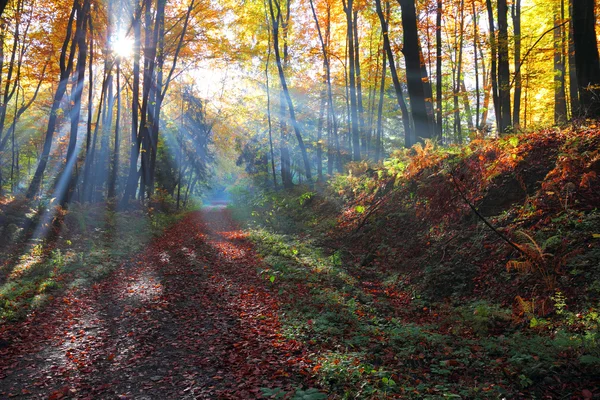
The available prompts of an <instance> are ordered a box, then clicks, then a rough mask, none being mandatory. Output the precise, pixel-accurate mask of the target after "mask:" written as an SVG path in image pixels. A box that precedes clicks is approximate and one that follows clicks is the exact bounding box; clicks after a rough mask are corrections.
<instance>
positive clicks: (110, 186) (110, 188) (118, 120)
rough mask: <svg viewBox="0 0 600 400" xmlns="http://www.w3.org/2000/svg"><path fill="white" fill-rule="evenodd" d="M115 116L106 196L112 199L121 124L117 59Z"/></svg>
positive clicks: (119, 74)
mask: <svg viewBox="0 0 600 400" xmlns="http://www.w3.org/2000/svg"><path fill="white" fill-rule="evenodd" d="M116 75H117V78H116V80H117V117H116V119H115V145H114V148H113V156H112V162H111V168H110V177H109V180H108V198H109V199H114V198H115V197H116V195H117V176H118V171H119V158H120V151H119V149H120V146H121V138H120V131H119V127H120V125H121V63H120V60H117V71H116Z"/></svg>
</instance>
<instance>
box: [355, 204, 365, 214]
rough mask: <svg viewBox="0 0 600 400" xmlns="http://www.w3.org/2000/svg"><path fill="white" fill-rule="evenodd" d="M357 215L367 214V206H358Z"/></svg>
mask: <svg viewBox="0 0 600 400" xmlns="http://www.w3.org/2000/svg"><path fill="white" fill-rule="evenodd" d="M354 210H355V211H356V212H357V213H359V214H362V213H364V212H365V206H356V208H355V209H354Z"/></svg>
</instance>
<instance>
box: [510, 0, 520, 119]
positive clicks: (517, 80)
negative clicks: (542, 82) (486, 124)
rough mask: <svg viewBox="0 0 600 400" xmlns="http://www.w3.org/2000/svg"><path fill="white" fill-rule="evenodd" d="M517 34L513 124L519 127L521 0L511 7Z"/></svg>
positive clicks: (516, 0)
mask: <svg viewBox="0 0 600 400" xmlns="http://www.w3.org/2000/svg"><path fill="white" fill-rule="evenodd" d="M511 10H512V12H511V14H512V20H513V27H514V36H515V59H514V65H515V77H514V81H515V91H514V106H513V126H514V127H515V129H518V128H519V126H520V125H521V121H520V120H519V118H520V115H521V86H522V84H521V0H515V1H514V2H513V4H512V8H511Z"/></svg>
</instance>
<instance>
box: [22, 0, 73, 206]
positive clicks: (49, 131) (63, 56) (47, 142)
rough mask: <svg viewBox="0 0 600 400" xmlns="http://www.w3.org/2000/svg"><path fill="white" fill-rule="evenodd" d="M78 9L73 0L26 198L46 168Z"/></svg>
mask: <svg viewBox="0 0 600 400" xmlns="http://www.w3.org/2000/svg"><path fill="white" fill-rule="evenodd" d="M79 11H80V6H79V2H78V0H74V3H73V8H72V10H71V15H70V16H69V21H68V23H67V34H66V36H65V40H64V42H63V45H62V48H61V53H60V81H59V83H58V87H57V88H56V92H55V93H54V99H53V101H52V108H51V110H50V117H49V118H48V126H47V128H46V135H45V137H44V146H43V149H42V153H41V155H40V161H39V163H38V165H37V168H36V170H35V173H34V175H33V179H32V180H31V183H30V184H29V188H28V189H27V194H26V197H27V198H28V199H31V198H33V197H34V196H35V195H37V193H38V191H39V190H40V186H41V184H42V178H43V176H44V172H45V170H46V165H47V164H48V158H49V156H50V149H51V147H52V139H53V137H54V130H55V129H56V123H57V120H58V110H59V109H60V103H61V101H62V99H63V97H64V95H65V92H66V91H67V84H68V79H69V76H70V75H71V71H72V69H73V58H74V56H75V49H74V46H75V43H74V41H73V40H72V37H71V36H72V33H73V23H74V21H75V15H76V14H78V12H79ZM69 44H70V45H71V46H70V48H71V49H70V51H69V55H68V60H67V51H68V48H69Z"/></svg>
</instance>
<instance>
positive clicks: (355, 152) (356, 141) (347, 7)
mask: <svg viewBox="0 0 600 400" xmlns="http://www.w3.org/2000/svg"><path fill="white" fill-rule="evenodd" d="M342 2H343V4H344V12H345V13H346V25H347V28H346V33H347V37H348V64H349V73H348V74H349V76H348V79H349V90H350V119H351V121H350V123H351V126H352V135H351V137H352V159H353V160H354V161H359V160H360V131H359V121H358V105H357V97H356V53H355V50H354V17H353V9H352V7H353V3H354V0H348V3H347V4H346V1H345V0H342Z"/></svg>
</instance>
